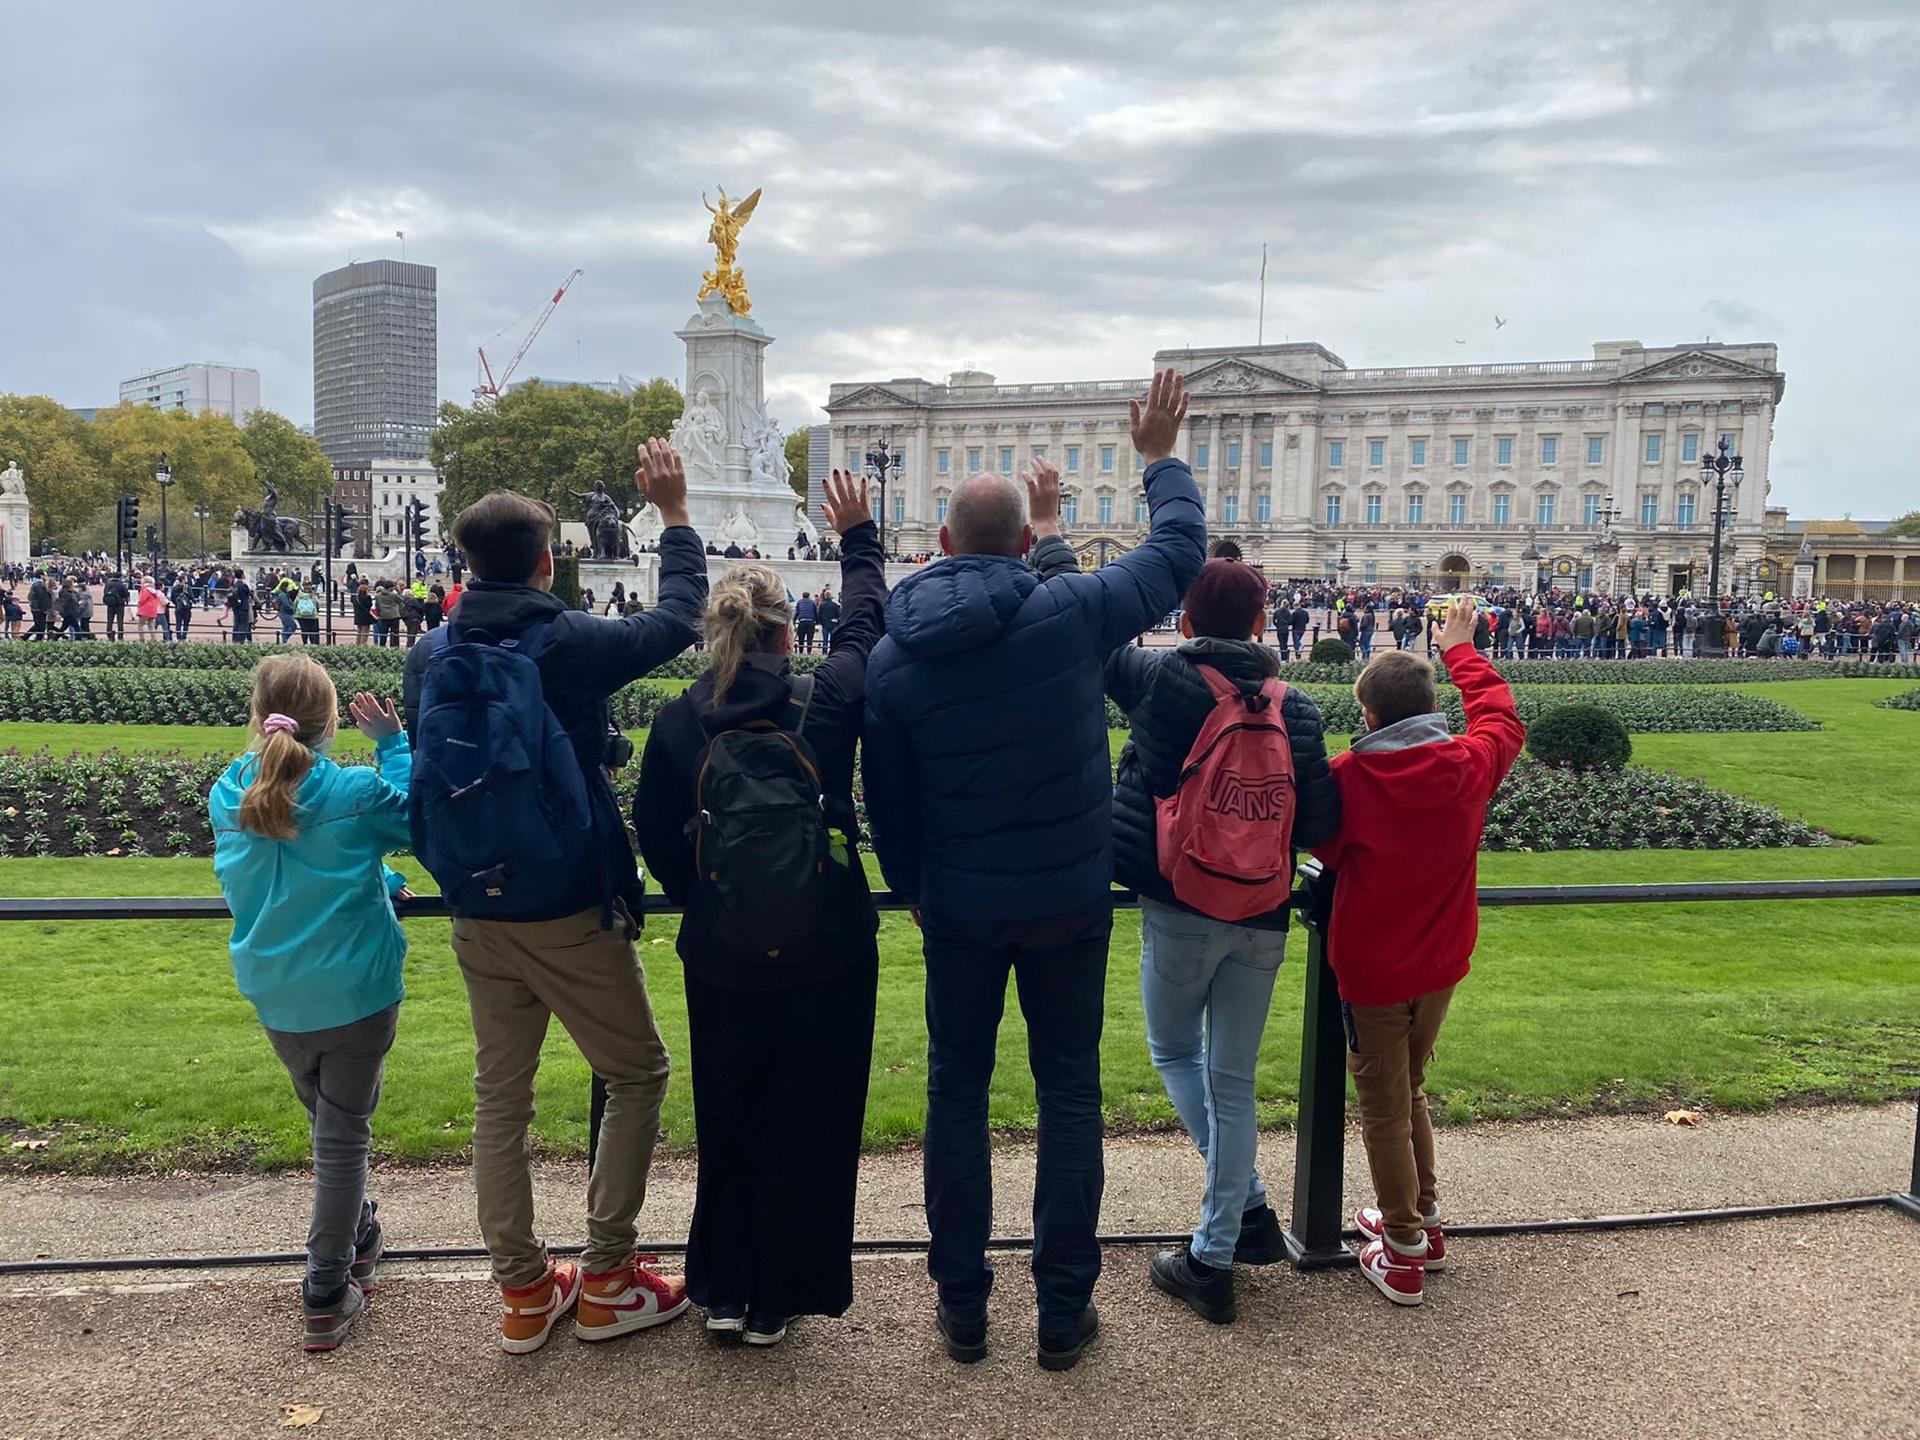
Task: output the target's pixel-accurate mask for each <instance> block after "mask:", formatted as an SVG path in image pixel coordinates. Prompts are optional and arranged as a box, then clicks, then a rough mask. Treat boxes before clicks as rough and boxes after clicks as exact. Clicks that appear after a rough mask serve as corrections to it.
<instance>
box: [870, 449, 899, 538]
mask: <svg viewBox="0 0 1920 1440" xmlns="http://www.w3.org/2000/svg"><path fill="white" fill-rule="evenodd" d="M906 468H907V455H906V452H905V451H904V450H895V449H893V448H892V443H891V437H890V436H886V435H882V436H881V437H880V438H879V439H878V440H876V441H875V442H874V446H873V449H871V450H869V451H867V478H868V479H869V480H874V481H877V482H879V485H880V554H881V557H882V558H883V559H884V558H885V556H886V554H887V519H888V516H887V481H888V479H889V478H890V477H891V476H895V475H898V474H899V473H900V472H901V471H902V470H904V469H906Z"/></svg>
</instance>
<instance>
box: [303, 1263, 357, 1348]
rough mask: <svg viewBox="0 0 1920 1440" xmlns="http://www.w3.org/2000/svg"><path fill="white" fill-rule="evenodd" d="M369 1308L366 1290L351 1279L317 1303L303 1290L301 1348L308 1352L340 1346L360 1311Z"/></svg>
mask: <svg viewBox="0 0 1920 1440" xmlns="http://www.w3.org/2000/svg"><path fill="white" fill-rule="evenodd" d="M366 1308H367V1296H366V1292H365V1291H363V1290H361V1288H360V1287H359V1286H358V1285H357V1284H355V1283H354V1282H353V1281H352V1280H349V1281H347V1283H346V1284H344V1285H342V1286H341V1287H340V1292H339V1294H337V1295H335V1296H333V1297H331V1298H330V1299H329V1300H328V1301H327V1302H326V1303H324V1304H321V1303H317V1302H316V1301H315V1300H314V1299H313V1297H312V1296H310V1295H307V1294H306V1293H305V1291H304V1289H303V1290H302V1293H301V1302H300V1316H301V1341H300V1348H301V1349H303V1350H305V1351H306V1352H307V1353H308V1354H309V1355H317V1354H319V1353H320V1352H322V1351H325V1350H336V1349H338V1348H339V1346H340V1342H341V1341H342V1340H344V1339H346V1338H347V1331H349V1330H351V1329H352V1328H353V1322H354V1321H355V1320H357V1319H359V1318H360V1312H361V1311H362V1310H365V1309H366Z"/></svg>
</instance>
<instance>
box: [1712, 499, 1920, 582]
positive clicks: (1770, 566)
mask: <svg viewBox="0 0 1920 1440" xmlns="http://www.w3.org/2000/svg"><path fill="white" fill-rule="evenodd" d="M1890 523H1891V522H1889V521H1886V520H1852V519H1840V520H1789V519H1788V518H1787V512H1786V511H1785V510H1769V511H1768V512H1767V536H1766V553H1765V554H1764V555H1763V556H1761V557H1760V559H1759V560H1758V561H1757V562H1756V563H1755V564H1754V566H1753V569H1752V571H1751V572H1747V571H1744V570H1743V571H1742V573H1741V574H1740V575H1739V576H1738V577H1737V578H1738V582H1739V583H1740V584H1741V585H1742V586H1743V587H1745V586H1749V585H1750V586H1751V587H1752V588H1753V589H1754V590H1756V591H1758V592H1759V593H1762V594H1764V593H1765V592H1766V591H1768V590H1772V591H1774V592H1776V593H1781V594H1784V593H1787V590H1786V585H1787V582H1788V577H1790V576H1792V575H1793V573H1794V571H1795V570H1796V568H1798V569H1799V570H1800V571H1801V573H1802V574H1803V575H1804V576H1805V582H1804V583H1805V587H1806V589H1807V592H1808V593H1809V594H1812V595H1818V596H1824V597H1828V598H1831V599H1834V600H1881V601H1885V600H1920V536H1911V535H1889V534H1887V533H1886V529H1887V526H1888V525H1889V524H1890Z"/></svg>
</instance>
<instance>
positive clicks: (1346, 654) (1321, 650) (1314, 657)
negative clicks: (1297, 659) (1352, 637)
mask: <svg viewBox="0 0 1920 1440" xmlns="http://www.w3.org/2000/svg"><path fill="white" fill-rule="evenodd" d="M1307 661H1308V663H1309V664H1313V665H1351V664H1353V647H1352V646H1351V645H1349V644H1347V642H1346V641H1344V640H1336V639H1335V638H1334V637H1333V636H1331V635H1329V636H1328V637H1327V638H1326V639H1324V640H1316V641H1314V642H1313V649H1312V650H1311V651H1309V652H1308V654H1307Z"/></svg>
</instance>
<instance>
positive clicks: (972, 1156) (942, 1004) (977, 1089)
mask: <svg viewBox="0 0 1920 1440" xmlns="http://www.w3.org/2000/svg"><path fill="white" fill-rule="evenodd" d="M921 925H922V931H923V937H922V938H923V940H924V942H925V946H926V958H927V1138H926V1151H925V1165H926V1200H927V1228H928V1230H929V1231H931V1232H932V1236H933V1243H932V1245H931V1247H930V1248H929V1250H928V1252H927V1273H928V1274H930V1275H931V1276H932V1277H933V1282H934V1284H935V1285H937V1286H938V1287H939V1289H940V1299H941V1300H942V1301H943V1302H944V1303H945V1304H946V1306H947V1308H948V1309H949V1310H950V1311H952V1313H953V1315H954V1316H955V1318H956V1319H958V1320H960V1321H962V1322H970V1321H974V1320H980V1319H984V1318H985V1316H986V1313H987V1296H988V1294H989V1293H990V1292H991V1291H992V1289H993V1266H992V1264H991V1263H990V1262H989V1261H988V1260H987V1239H988V1236H989V1235H990V1234H991V1232H992V1228H993V1161H992V1154H991V1151H990V1149H989V1146H988V1141H987V1086H988V1083H989V1082H990V1081H991V1080H992V1078H993V1063H994V1057H995V1053H996V1051H997V1049H998V1039H999V1034H1000V1016H1001V1012H1002V1011H1003V1010H1004V1009H1005V1007H1006V1000H1007V975H1008V973H1009V972H1012V975H1013V977H1014V980H1015V982H1016V984H1017V985H1018V988H1019V995H1020V1013H1021V1014H1022V1015H1024V1016H1025V1017H1026V1021H1027V1062H1028V1064H1029V1065H1030V1066H1031V1067H1032V1069H1033V1080H1034V1089H1035V1090H1036V1092H1037V1093H1038V1096H1039V1102H1040V1103H1039V1108H1040V1137H1039V1142H1040V1143H1039V1150H1040V1163H1039V1171H1038V1173H1037V1175H1036V1176H1035V1177H1034V1185H1033V1234H1034V1244H1033V1287H1034V1290H1035V1291H1036V1292H1037V1294H1038V1298H1039V1302H1040V1328H1041V1329H1043V1330H1064V1329H1067V1328H1068V1327H1070V1326H1071V1325H1073V1324H1074V1323H1075V1322H1076V1321H1078V1320H1079V1318H1080V1316H1081V1314H1082V1312H1084V1311H1085V1310H1086V1308H1087V1303H1088V1301H1090V1300H1091V1299H1092V1298H1093V1284H1094V1281H1095V1280H1097V1279H1099V1277H1100V1244H1099V1241H1098V1240H1097V1239H1096V1238H1095V1236H1096V1232H1097V1231H1098V1228H1099V1223H1100V1196H1101V1194H1102V1192H1103V1191H1104V1190H1105V1188H1106V1167H1105V1161H1104V1158H1103V1156H1102V1154H1101V1142H1102V1140H1103V1139H1104V1136H1105V1126H1104V1123H1103V1121H1102V1119H1101V1114H1100V1030H1101V1025H1102V1021H1103V1020H1104V1017H1105V1012H1106V990H1107V942H1108V940H1109V939H1110V938H1111V936H1112V932H1113V910H1112V907H1111V906H1109V905H1108V904H1107V903H1106V902H1105V901H1102V902H1101V903H1100V904H1099V905H1098V906H1095V907H1094V908H1092V909H1090V910H1077V911H1072V912H1069V913H1067V914H1064V915H1059V916H1053V917H1050V918H1048V919H1044V920H1035V921H1018V922H1016V921H996V920H989V919H983V918H979V917H971V916H970V917H968V918H966V919H960V918H957V917H951V916H936V915H933V914H932V913H927V914H925V915H923V916H922V917H921Z"/></svg>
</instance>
